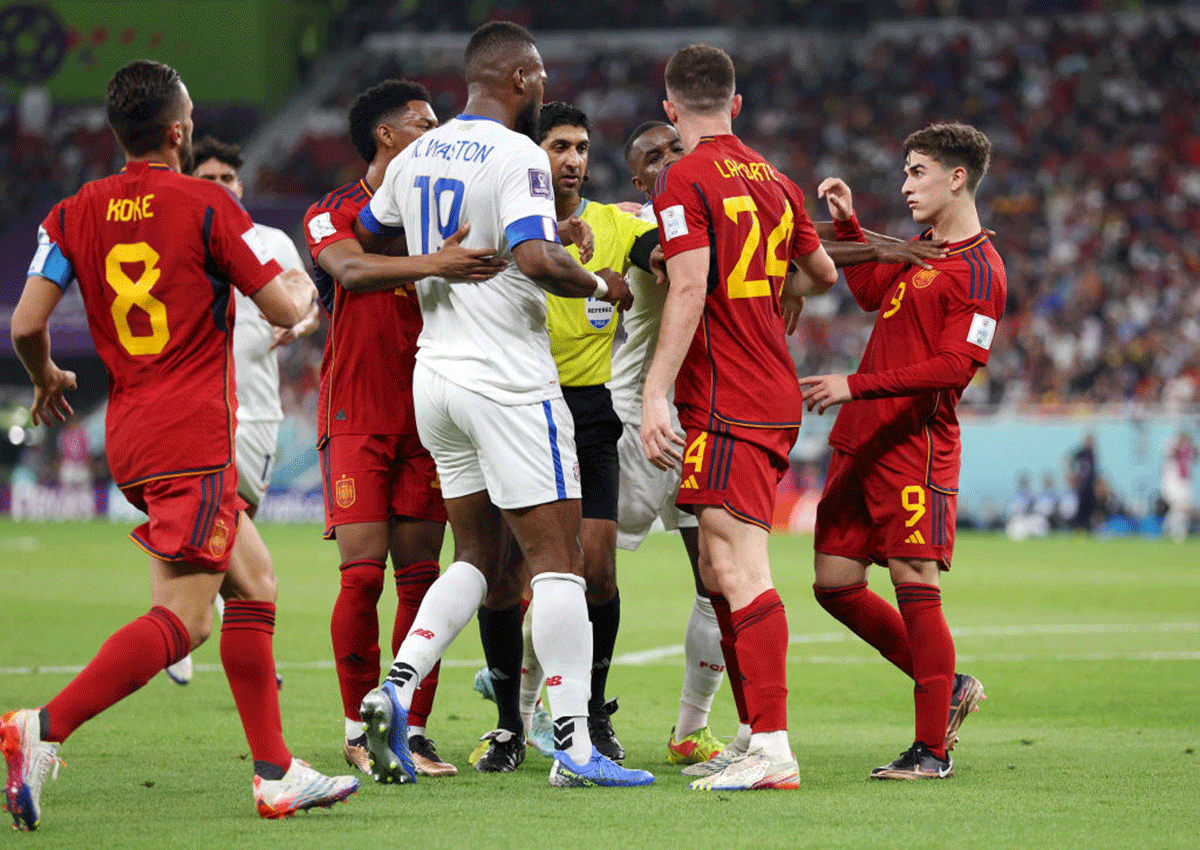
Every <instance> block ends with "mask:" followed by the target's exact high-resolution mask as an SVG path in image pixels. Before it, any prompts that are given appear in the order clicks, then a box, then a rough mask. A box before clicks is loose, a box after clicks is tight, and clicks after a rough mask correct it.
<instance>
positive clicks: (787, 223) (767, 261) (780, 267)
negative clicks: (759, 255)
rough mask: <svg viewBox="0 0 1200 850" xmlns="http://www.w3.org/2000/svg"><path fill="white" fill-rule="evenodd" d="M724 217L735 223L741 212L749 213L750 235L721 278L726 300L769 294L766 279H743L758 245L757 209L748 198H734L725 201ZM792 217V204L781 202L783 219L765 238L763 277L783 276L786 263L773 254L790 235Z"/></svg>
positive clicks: (744, 196) (738, 196) (759, 227)
mask: <svg viewBox="0 0 1200 850" xmlns="http://www.w3.org/2000/svg"><path fill="white" fill-rule="evenodd" d="M724 203H725V215H726V216H728V217H729V220H730V221H734V222H736V221H737V219H738V215H740V214H741V213H749V214H750V232H749V233H747V234H746V241H745V242H743V243H742V255H741V256H740V257H738V261H737V265H735V266H734V267H733V270H732V271H731V272H730V273H729V277H727V278H726V279H725V283H726V286H727V288H728V290H729V297H730V298H764V297H768V296H770V294H771V282H770V281H769V280H746V272H748V271H749V270H750V261H751V260H753V259H754V253H755V252H756V251H757V250H758V245H759V243H760V242H762V224H761V223H759V220H758V215H757V213H758V206H757V205H756V204H755V203H754V199H753V198H751V197H750V196H749V195H735V196H733V197H732V198H726V199H725V202H724ZM793 221H794V216H793V213H792V205H791V204H789V203H788V202H787V201H784V208H783V217H782V218H781V219H780V220H779V224H778V226H776V228H775V229H774V230H772V231H771V233H770V235H769V236H767V254H766V257H764V265H765V266H766V272H767V275H768V276H770V277H778V278H782V277H785V276H786V275H787V272H788V261H787V260H781V259H780V258H779V257H778V256H776V251H777V250H778V249H779V245H780V243H782V242H783V241H784V240H785V239H787V236H788V234H789V233H791V232H792V224H793Z"/></svg>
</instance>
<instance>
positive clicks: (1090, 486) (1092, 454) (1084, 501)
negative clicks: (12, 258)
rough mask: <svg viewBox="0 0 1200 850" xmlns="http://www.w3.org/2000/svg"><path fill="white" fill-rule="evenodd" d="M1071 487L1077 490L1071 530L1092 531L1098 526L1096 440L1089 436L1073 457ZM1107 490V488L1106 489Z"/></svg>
mask: <svg viewBox="0 0 1200 850" xmlns="http://www.w3.org/2000/svg"><path fill="white" fill-rule="evenodd" d="M1070 468H1071V473H1070V477H1071V486H1072V488H1073V489H1074V490H1075V515H1074V517H1072V519H1071V528H1073V529H1074V530H1076V531H1091V530H1092V529H1093V528H1095V525H1096V438H1095V437H1094V436H1093V435H1091V434H1088V435H1087V436H1086V437H1084V438H1083V445H1082V446H1080V447H1079V448H1078V449H1076V450H1075V453H1074V454H1072V455H1071V461H1070ZM1106 489H1107V488H1106Z"/></svg>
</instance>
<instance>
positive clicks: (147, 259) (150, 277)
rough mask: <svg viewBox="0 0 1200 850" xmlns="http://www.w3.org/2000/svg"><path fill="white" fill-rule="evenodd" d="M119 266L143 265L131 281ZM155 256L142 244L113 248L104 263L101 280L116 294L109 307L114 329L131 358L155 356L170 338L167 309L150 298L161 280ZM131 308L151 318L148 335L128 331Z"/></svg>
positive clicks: (153, 298) (154, 253) (160, 272)
mask: <svg viewBox="0 0 1200 850" xmlns="http://www.w3.org/2000/svg"><path fill="white" fill-rule="evenodd" d="M122 263H142V264H143V268H142V274H141V276H140V277H139V278H138V279H137V280H133V279H131V278H130V277H129V275H127V274H126V273H125V270H124V269H123V268H121V264H122ZM157 263H158V252H157V251H155V250H154V249H153V248H151V247H150V246H149V245H147V244H146V243H145V242H133V243H122V244H119V245H114V246H113V247H112V250H111V251H109V252H108V256H107V257H106V258H105V260H104V279H105V280H107V281H108V285H109V286H111V287H112V288H113V291H114V292H116V293H117V297H116V299H115V300H114V301H113V303H112V317H113V323H114V324H116V326H117V339H119V340H120V341H121V345H123V346H125V350H126V351H128V352H129V353H130V354H133V355H135V356H136V355H139V354H158V353H159V352H160V351H162V350H163V348H165V347H166V345H167V340H169V339H170V338H171V330H170V328H168V327H167V305H166V304H164V303H162V302H161V301H159V300H158V299H157V298H155V297H154V296H153V295H151V294H150V290H151V289H153V288H154V284H156V283H158V279H159V278H160V277H162V271H161V270H160V269H159V268H158V267H157ZM134 307H137V308H138V309H140V310H143V311H144V312H145V313H146V315H147V316H149V317H150V334H149V335H148V336H135V335H134V333H133V330H132V329H131V328H130V327H129V311H130V310H132V309H133V308H134Z"/></svg>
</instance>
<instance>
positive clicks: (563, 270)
mask: <svg viewBox="0 0 1200 850" xmlns="http://www.w3.org/2000/svg"><path fill="white" fill-rule="evenodd" d="M513 259H514V260H515V261H516V263H517V268H519V269H520V270H521V272H522V273H523V274H524V275H525V276H526V277H528V278H529V279H530V280H532V281H533V282H534V283H536V284H537V285H538V286H540V287H541V288H542V289H544V290H546V291H547V292H549V293H550V294H551V295H557V296H559V297H561V298H599V299H600V300H601V301H607V302H608V303H609V304H615V305H616V306H617V308H618V309H621V310H625V309H628V307H629V306H630V305H631V304H633V293H631V292H630V291H629V286H628V285H627V284H626V283H625V279H624V278H622V277H621V276H620V275H619V274H617V273H616V272H614V271H613V270H612V269H601V270H600V271H599V272H596V273H593V272H589V271H588V270H587V269H585V268H584V267H583V266H581V265H579V263H577V262H575V259H574V258H573V257H572V256H571V255H570V254H568V253H567V252H566V249H564V248H563V246H562V245H559V244H558V243H557V242H547V241H546V240H544V239H527V240H525V241H524V242H521V243H520V244H518V245H517V246H516V247H514V248H513Z"/></svg>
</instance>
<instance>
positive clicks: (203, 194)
mask: <svg viewBox="0 0 1200 850" xmlns="http://www.w3.org/2000/svg"><path fill="white" fill-rule="evenodd" d="M184 233H187V234H193V233H194V234H195V236H196V238H195V239H185V237H184V236H183V235H182V234H184ZM181 244H187V245H195V246H196V248H195V250H194V251H187V252H184V251H180V250H179V246H180V245H181ZM201 252H202V253H201ZM198 253H199V255H197V254H198ZM39 261H40V262H39ZM34 267H35V268H34V271H36V273H38V274H42V275H44V276H45V277H48V278H50V279H51V280H54V281H55V282H56V283H58V284H59V285H60V286H61V287H62V288H64V289H65V288H66V287H67V285H68V284H69V283H70V282H71V280H72V279H74V280H78V282H79V290H80V294H81V295H82V296H83V303H84V306H85V308H86V309H87V314H88V324H89V326H90V327H91V330H92V338H93V339H94V340H95V342H96V351H97V353H98V354H99V355H100V359H101V360H103V361H104V365H105V366H106V367H107V368H108V371H109V374H110V375H111V381H110V382H109V405H108V414H107V420H106V427H107V431H106V440H105V450H106V451H107V453H108V463H109V467H110V469H111V470H112V475H113V480H114V481H115V482H116V484H117V486H118V487H120V488H122V489H124V488H127V487H130V486H133V485H137V484H141V483H144V482H146V481H150V480H152V479H156V478H166V477H178V476H188V475H204V474H207V473H211V472H216V471H218V470H222V469H225V468H226V467H228V466H229V465H230V464H231V463H232V462H233V435H234V427H235V419H234V412H235V410H236V409H237V399H236V397H235V396H234V372H233V357H232V354H231V349H230V346H231V345H232V332H233V302H232V294H233V293H232V291H231V289H230V286H231V285H233V286H236V287H237V288H238V290H239V291H240V292H242V293H243V294H245V295H247V296H249V295H253V294H254V293H255V292H257V291H258V290H259V289H260V288H262V286H263V285H265V284H266V283H267V282H268V281H269V280H271V279H272V278H273V277H275V275H277V274H279V273H280V272H281V271H282V269H281V268H280V266H279V264H278V263H277V262H275V260H274V259H272V258H271V255H270V253H269V252H268V251H267V248H266V246H265V245H263V243H262V242H261V241H260V240H259V238H258V236H257V234H256V233H255V230H254V224H253V222H251V221H250V216H249V215H247V213H246V211H245V210H244V209H243V208H242V206H241V204H239V203H238V201H237V200H236V199H235V198H234V197H233V196H232V195H231V194H230V193H229V192H228V191H226V190H225V189H224V188H223V187H221V186H217V185H216V184H214V183H212V182H210V181H208V180H196V179H194V178H191V177H185V176H183V175H181V174H179V173H177V172H175V171H172V170H171V169H170V168H169V167H168V166H167V165H165V164H163V163H159V162H153V161H149V162H148V161H140V162H136V161H135V162H130V163H129V164H128V165H126V166H125V167H124V168H122V169H121V171H120V173H118V174H115V175H113V176H112V177H106V178H104V179H102V180H97V181H95V182H93V183H88V184H87V185H85V186H84V187H83V188H82V189H80V190H79V192H78V194H76V195H74V196H72V197H70V198H67V199H66V200H64V201H61V202H59V203H58V204H56V205H55V207H54V208H53V209H52V210H50V213H49V215H47V216H46V219H45V221H43V222H42V227H41V230H40V231H39V233H38V252H37V254H36V256H35V258H34ZM56 270H62V271H63V272H64V274H56V273H55V272H56ZM68 270H73V276H69V277H68V276H66V275H65V272H66V271H68ZM64 277H65V279H63V278H64ZM198 301H199V302H201V303H204V304H205V305H206V306H207V309H205V310H198V309H196V306H197V302H198ZM181 410H186V411H188V423H189V426H190V427H189V436H188V439H187V440H186V441H179V440H163V439H158V438H157V435H159V434H162V433H164V432H166V431H168V430H177V429H178V426H179V412H180V411H181Z"/></svg>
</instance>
